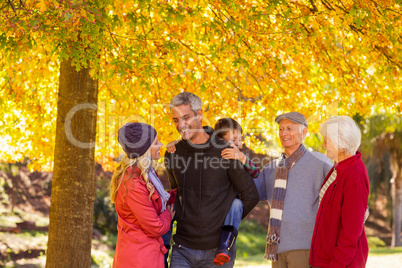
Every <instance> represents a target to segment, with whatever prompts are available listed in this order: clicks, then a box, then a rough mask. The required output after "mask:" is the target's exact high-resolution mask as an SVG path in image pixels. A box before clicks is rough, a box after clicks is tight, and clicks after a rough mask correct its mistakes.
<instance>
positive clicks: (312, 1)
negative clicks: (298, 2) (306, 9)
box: [310, 0, 318, 13]
mask: <svg viewBox="0 0 402 268" xmlns="http://www.w3.org/2000/svg"><path fill="white" fill-rule="evenodd" d="M310 4H311V5H312V6H313V10H312V11H313V12H314V13H315V12H317V11H318V8H317V6H316V5H315V3H314V0H310Z"/></svg>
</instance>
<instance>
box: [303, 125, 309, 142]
mask: <svg viewBox="0 0 402 268" xmlns="http://www.w3.org/2000/svg"><path fill="white" fill-rule="evenodd" d="M307 132H308V127H305V128H303V139H304V138H306V137H307Z"/></svg>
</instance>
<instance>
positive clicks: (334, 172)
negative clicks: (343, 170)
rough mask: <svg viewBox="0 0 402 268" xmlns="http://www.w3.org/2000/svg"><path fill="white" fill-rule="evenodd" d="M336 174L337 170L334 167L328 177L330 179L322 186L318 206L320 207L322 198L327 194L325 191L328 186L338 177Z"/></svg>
mask: <svg viewBox="0 0 402 268" xmlns="http://www.w3.org/2000/svg"><path fill="white" fill-rule="evenodd" d="M336 175H337V172H336V170H335V168H334V170H333V171H332V173H331V176H330V177H329V178H328V180H327V181H326V182H325V184H324V186H322V188H321V190H320V202H319V203H318V207H320V204H321V200H322V198H323V197H324V195H325V192H326V191H327V189H328V187H329V186H330V185H331V184H332V183H333V182H334V180H335V179H336Z"/></svg>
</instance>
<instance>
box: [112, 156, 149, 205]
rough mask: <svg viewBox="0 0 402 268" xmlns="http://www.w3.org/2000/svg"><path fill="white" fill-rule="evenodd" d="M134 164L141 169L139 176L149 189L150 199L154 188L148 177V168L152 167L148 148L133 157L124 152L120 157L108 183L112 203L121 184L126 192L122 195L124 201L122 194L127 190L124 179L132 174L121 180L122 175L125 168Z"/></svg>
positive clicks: (127, 178) (129, 177)
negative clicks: (141, 153)
mask: <svg viewBox="0 0 402 268" xmlns="http://www.w3.org/2000/svg"><path fill="white" fill-rule="evenodd" d="M134 164H135V165H136V166H137V167H138V168H139V169H140V170H141V174H140V176H141V178H142V179H143V180H144V181H145V184H146V186H147V189H148V191H149V199H150V200H151V196H152V194H153V193H154V191H155V188H154V186H153V185H152V183H151V182H150V181H149V177H148V171H149V168H151V167H153V161H152V158H151V150H150V149H148V151H146V153H145V154H144V155H143V156H140V157H138V158H135V159H130V158H128V156H127V155H126V154H125V155H124V156H123V157H122V159H121V161H120V162H119V164H118V166H117V168H116V170H115V171H114V173H113V176H112V180H111V183H110V200H111V202H112V203H115V202H116V195H117V192H118V191H119V188H120V187H121V185H122V184H123V186H124V189H126V193H125V194H124V195H123V202H124V196H125V195H126V194H127V192H128V189H127V187H126V181H127V180H129V179H132V176H126V179H125V180H124V181H123V179H124V175H125V174H126V170H127V168H129V167H131V166H134Z"/></svg>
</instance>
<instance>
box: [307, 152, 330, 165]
mask: <svg viewBox="0 0 402 268" xmlns="http://www.w3.org/2000/svg"><path fill="white" fill-rule="evenodd" d="M307 155H309V156H311V157H312V158H315V159H317V160H318V161H320V162H324V163H326V164H329V165H332V162H331V160H329V158H328V157H327V156H326V155H324V154H322V153H320V152H316V151H312V152H309V151H308V152H307Z"/></svg>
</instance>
